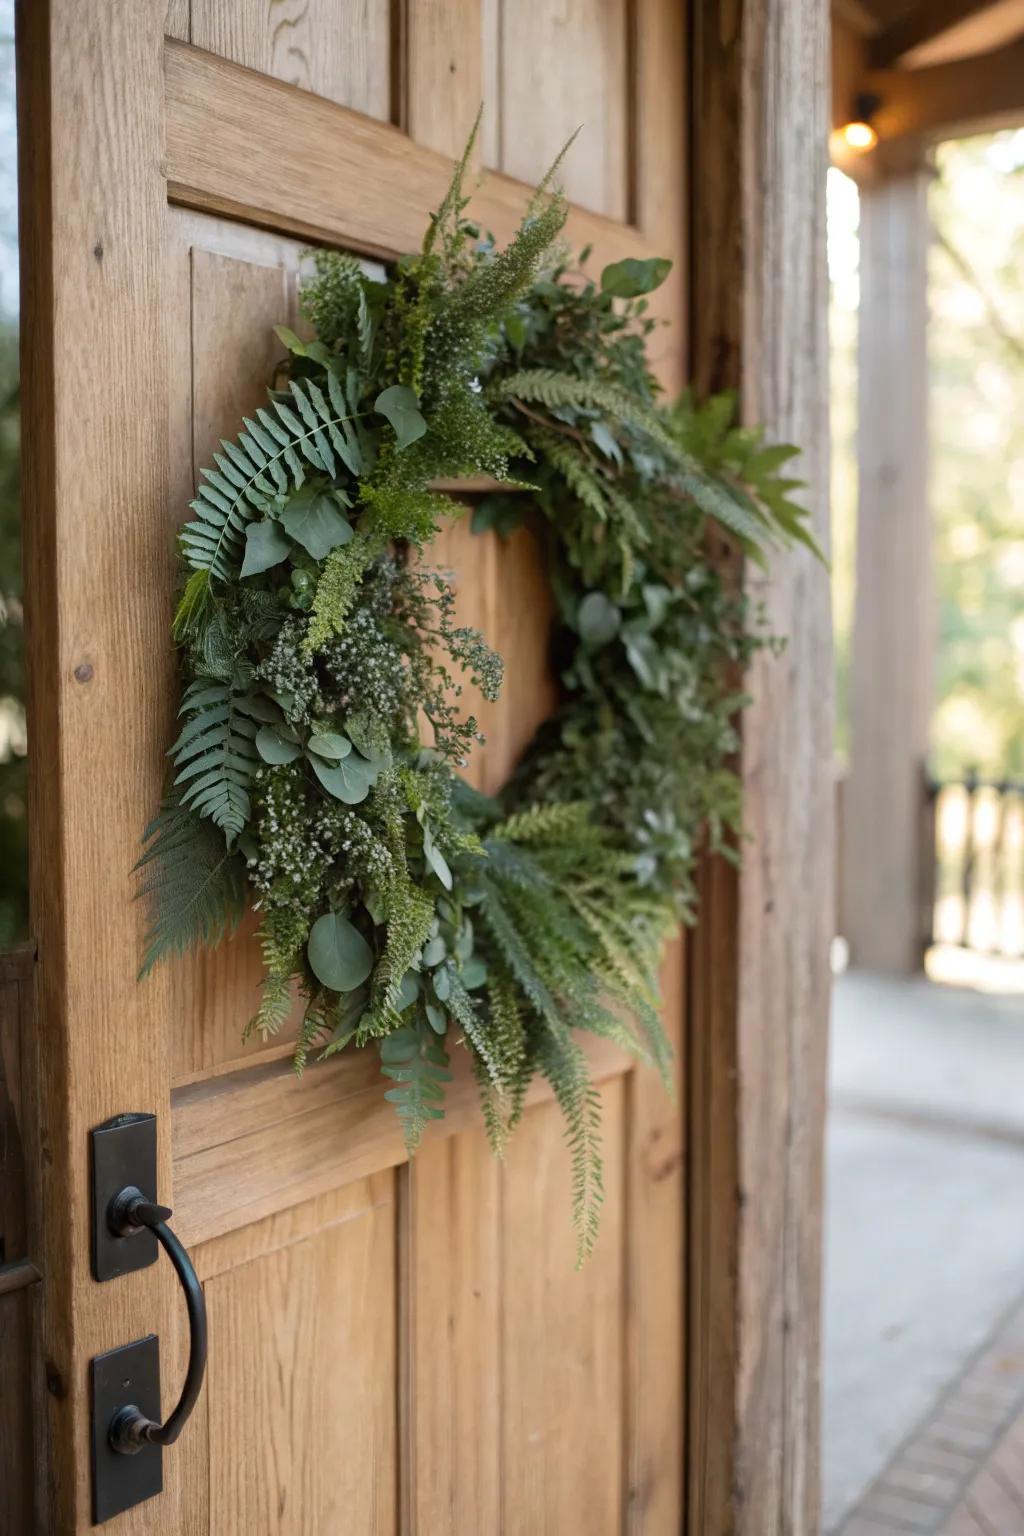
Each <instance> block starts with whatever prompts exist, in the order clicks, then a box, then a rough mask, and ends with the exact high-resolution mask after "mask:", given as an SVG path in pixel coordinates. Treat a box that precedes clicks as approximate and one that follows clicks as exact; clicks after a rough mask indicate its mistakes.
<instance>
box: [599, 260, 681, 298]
mask: <svg viewBox="0 0 1024 1536" xmlns="http://www.w3.org/2000/svg"><path fill="white" fill-rule="evenodd" d="M671 270H672V263H671V262H670V261H669V260H668V258H667V257H666V256H649V257H648V258H647V259H646V260H641V259H640V258H639V257H637V256H626V257H624V258H623V260H622V261H613V262H612V264H611V265H610V266H607V267H605V269H604V271H603V272H602V273H601V292H602V293H609V294H611V296H612V298H614V299H636V298H639V296H640V295H641V294H642V293H653V292H654V290H655V288H660V287H661V285H662V283H663V282H664V281H665V279H666V277H668V274H669V273H670V272H671Z"/></svg>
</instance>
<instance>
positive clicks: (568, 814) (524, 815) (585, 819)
mask: <svg viewBox="0 0 1024 1536" xmlns="http://www.w3.org/2000/svg"><path fill="white" fill-rule="evenodd" d="M601 835H602V834H601V832H600V829H599V828H598V827H597V826H596V824H595V822H594V813H593V808H592V807H591V805H590V804H589V802H588V801H586V800H556V801H553V802H552V803H551V804H549V805H530V806H527V808H526V809H525V810H522V811H517V812H515V814H514V815H512V816H506V818H505V820H504V821H500V822H499V823H498V825H497V826H496V827H495V828H494V831H493V832H492V833H491V836H492V837H493V838H498V839H501V840H503V841H505V842H509V843H528V844H533V843H552V842H566V841H569V840H570V839H572V840H574V841H575V840H576V839H579V840H580V841H582V842H586V843H590V844H592V843H594V842H595V841H600V840H601Z"/></svg>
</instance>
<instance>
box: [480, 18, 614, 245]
mask: <svg viewBox="0 0 1024 1536" xmlns="http://www.w3.org/2000/svg"><path fill="white" fill-rule="evenodd" d="M628 15H629V10H628V5H627V3H626V0H514V3H513V0H498V4H497V6H496V8H495V13H494V15H493V17H492V19H491V22H490V28H489V32H490V35H489V38H488V46H489V48H490V49H492V50H493V51H494V53H495V55H496V63H495V65H494V73H495V76H496V85H497V98H496V102H497V105H496V111H497V113H498V118H499V121H498V126H497V151H498V155H499V159H498V161H497V162H496V163H495V169H496V170H501V171H504V172H505V173H506V174H507V175H509V176H515V177H517V178H518V179H519V180H520V181H527V182H537V181H539V180H540V179H541V177H542V176H543V175H544V174H545V172H546V171H547V170H548V168H549V166H550V165H551V163H552V161H553V160H554V159H555V156H556V155H558V154H559V152H560V151H561V150H562V149H563V148H564V146H565V144H566V142H567V140H568V139H569V138H570V137H571V135H572V134H574V133H575V132H576V130H577V129H579V130H580V133H579V137H578V138H577V140H576V142H575V144H574V145H573V146H572V148H571V149H570V151H569V153H568V154H567V155H566V158H565V160H564V161H563V163H562V167H561V170H560V173H559V174H560V178H561V181H562V184H563V186H564V187H565V190H566V192H567V193H568V195H569V197H570V198H572V200H573V202H575V203H578V204H579V205H580V206H581V207H583V208H589V209H591V210H592V211H593V212H594V213H603V214H605V215H607V217H608V218H611V219H618V220H626V219H628V218H629V217H630V204H631V189H630V162H629V147H630V128H631V125H630V115H631V97H630V85H631V82H630V74H629V63H630V60H629V46H630V38H629V27H628ZM542 103H543V109H542V110H541V104H542Z"/></svg>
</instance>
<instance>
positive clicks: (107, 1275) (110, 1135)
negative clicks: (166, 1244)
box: [89, 1114, 158, 1280]
mask: <svg viewBox="0 0 1024 1536" xmlns="http://www.w3.org/2000/svg"><path fill="white" fill-rule="evenodd" d="M89 1146H90V1152H91V1158H92V1273H93V1278H94V1279H96V1280H113V1279H115V1278H116V1277H117V1276H118V1275H127V1274H130V1273H131V1272H132V1270H135V1269H146V1268H147V1267H148V1266H149V1265H150V1264H155V1263H156V1259H157V1252H158V1249H157V1241H156V1238H155V1237H154V1236H153V1234H152V1232H148V1231H145V1230H143V1231H142V1232H136V1233H135V1234H134V1235H133V1236H131V1237H118V1236H117V1234H116V1233H114V1232H112V1231H111V1230H110V1227H109V1225H108V1224H107V1211H108V1210H109V1208H110V1202H111V1201H112V1200H113V1199H114V1197H115V1195H119V1194H120V1193H121V1191H122V1189H125V1188H126V1187H127V1186H128V1185H129V1184H134V1185H135V1186H136V1187H137V1188H138V1189H141V1190H142V1193H143V1194H144V1195H145V1196H146V1198H147V1199H149V1200H155V1199H156V1197H157V1193H156V1116H155V1115H145V1114H138V1115H115V1116H114V1118H113V1120H107V1121H105V1122H104V1124H103V1125H98V1126H97V1127H96V1129H95V1130H92V1131H90V1132H89Z"/></svg>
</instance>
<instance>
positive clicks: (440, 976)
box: [432, 961, 452, 1003]
mask: <svg viewBox="0 0 1024 1536" xmlns="http://www.w3.org/2000/svg"><path fill="white" fill-rule="evenodd" d="M432 979H433V984H434V995H435V996H436V998H437V1000H438V1002H439V1003H446V1002H447V1001H448V999H449V997H450V996H451V990H452V976H451V970H450V969H449V966H448V962H447V961H446V962H445V964H444V965H441V966H439V967H438V969H437V970H436V971H435V972H434V975H433V978H432Z"/></svg>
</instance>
